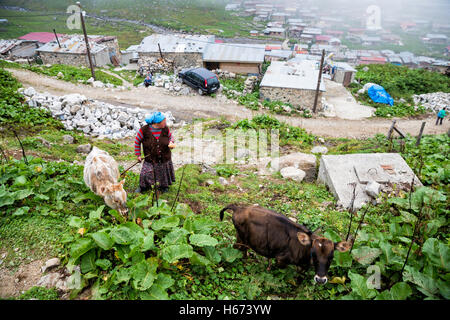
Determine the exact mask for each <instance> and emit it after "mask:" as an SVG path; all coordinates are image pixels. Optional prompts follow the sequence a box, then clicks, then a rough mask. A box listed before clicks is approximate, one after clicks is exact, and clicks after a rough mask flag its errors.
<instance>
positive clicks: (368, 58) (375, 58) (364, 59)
mask: <svg viewBox="0 0 450 320" xmlns="http://www.w3.org/2000/svg"><path fill="white" fill-rule="evenodd" d="M359 60H361V61H379V62H386V58H385V57H361V58H360V59H359Z"/></svg>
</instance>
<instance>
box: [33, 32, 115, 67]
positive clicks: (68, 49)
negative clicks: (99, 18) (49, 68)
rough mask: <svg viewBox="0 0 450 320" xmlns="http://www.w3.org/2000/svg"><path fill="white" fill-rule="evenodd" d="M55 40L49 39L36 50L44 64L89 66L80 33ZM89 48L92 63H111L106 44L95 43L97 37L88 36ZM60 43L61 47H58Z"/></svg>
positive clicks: (84, 44) (97, 64)
mask: <svg viewBox="0 0 450 320" xmlns="http://www.w3.org/2000/svg"><path fill="white" fill-rule="evenodd" d="M58 40H59V44H58V42H57V41H56V40H53V41H50V42H48V43H47V44H45V45H43V46H42V47H40V48H38V49H37V50H36V51H37V52H38V53H39V56H40V57H41V59H42V62H43V63H44V64H67V65H72V66H85V67H89V58H88V56H87V50H86V43H85V40H84V36H82V35H64V36H62V37H58ZM88 40H89V49H90V52H91V57H92V63H93V64H94V66H97V67H100V66H105V65H107V64H109V63H111V59H110V56H109V50H108V47H107V46H106V45H103V44H99V43H97V41H96V40H98V38H94V36H88ZM60 45H61V47H60Z"/></svg>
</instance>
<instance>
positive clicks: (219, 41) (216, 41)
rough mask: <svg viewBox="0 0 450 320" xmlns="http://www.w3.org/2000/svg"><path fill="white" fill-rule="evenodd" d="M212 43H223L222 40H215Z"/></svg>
mask: <svg viewBox="0 0 450 320" xmlns="http://www.w3.org/2000/svg"><path fill="white" fill-rule="evenodd" d="M214 42H215V43H223V40H219V39H216V40H214Z"/></svg>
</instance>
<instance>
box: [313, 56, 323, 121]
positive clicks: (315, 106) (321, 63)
mask: <svg viewBox="0 0 450 320" xmlns="http://www.w3.org/2000/svg"><path fill="white" fill-rule="evenodd" d="M324 59H325V49H323V50H322V58H321V59H320V68H319V77H318V79H317V88H316V95H315V97H314V106H313V113H316V108H317V99H318V98H319V89H320V82H321V81H322V69H323V60H324Z"/></svg>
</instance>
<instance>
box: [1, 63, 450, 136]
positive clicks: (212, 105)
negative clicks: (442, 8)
mask: <svg viewBox="0 0 450 320" xmlns="http://www.w3.org/2000/svg"><path fill="white" fill-rule="evenodd" d="M8 71H10V72H11V73H12V74H13V75H14V76H15V77H16V78H17V79H18V80H19V81H20V82H21V83H23V85H24V86H25V87H29V86H31V87H33V88H35V89H36V90H37V91H40V92H45V91H47V92H49V93H52V94H56V95H65V94H69V93H80V94H83V95H85V96H86V97H88V98H91V99H97V100H101V101H105V102H108V103H112V104H120V105H129V106H136V107H141V108H147V109H158V110H160V111H171V112H172V114H173V115H174V116H175V118H176V119H177V120H185V121H190V120H192V119H193V118H211V117H220V116H224V117H225V118H227V119H228V120H232V121H234V120H240V119H245V118H251V117H252V116H254V115H257V114H261V113H266V112H265V111H252V110H249V109H247V108H245V107H243V106H239V105H237V104H235V103H230V102H223V101H220V100H219V99H217V98H212V97H209V96H172V95H170V94H168V93H167V91H166V90H165V89H163V88H157V87H149V88H131V89H129V90H123V91H112V90H114V89H107V90H105V89H103V88H93V87H91V86H88V85H83V84H74V83H70V82H65V81H61V80H58V79H54V78H51V77H47V76H44V75H40V74H36V73H34V72H30V71H28V70H19V69H8ZM273 116H274V117H276V118H278V119H279V120H281V121H285V122H287V123H289V124H291V125H293V126H298V127H302V128H304V129H306V130H307V131H308V132H311V133H313V134H316V135H320V136H324V137H336V138H338V137H342V138H366V137H371V136H373V135H374V134H376V133H384V134H386V133H387V132H388V130H389V127H390V126H391V123H392V120H390V119H377V118H373V119H366V120H349V119H341V118H338V117H335V118H322V117H315V118H311V119H305V118H301V117H289V116H281V115H273ZM422 121H426V123H427V124H426V126H425V131H424V134H437V133H445V132H447V130H449V128H450V122H449V120H448V119H446V120H445V121H444V124H443V125H441V126H435V124H434V122H435V117H434V116H429V117H427V118H425V119H423V120H417V119H413V120H409V119H399V120H397V124H398V125H397V127H398V128H399V129H400V130H402V131H403V132H405V133H410V134H412V135H417V134H418V132H419V130H420V126H421V123H422Z"/></svg>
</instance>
